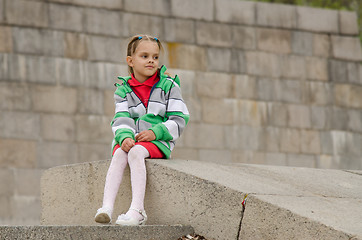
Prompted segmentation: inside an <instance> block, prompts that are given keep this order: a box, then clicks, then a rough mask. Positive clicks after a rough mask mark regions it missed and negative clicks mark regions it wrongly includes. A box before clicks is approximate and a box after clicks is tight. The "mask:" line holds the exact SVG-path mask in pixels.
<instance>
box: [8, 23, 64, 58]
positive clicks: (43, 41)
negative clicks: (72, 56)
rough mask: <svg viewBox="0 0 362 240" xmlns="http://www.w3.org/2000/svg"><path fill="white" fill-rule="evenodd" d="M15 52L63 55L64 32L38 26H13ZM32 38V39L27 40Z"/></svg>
mask: <svg viewBox="0 0 362 240" xmlns="http://www.w3.org/2000/svg"><path fill="white" fill-rule="evenodd" d="M12 30H13V49H14V52H15V53H26V54H36V55H46V56H60V57H62V56H64V43H63V41H64V33H63V32H59V31H51V30H47V29H39V28H18V27H13V28H12ZM29 39H32V41H29Z"/></svg>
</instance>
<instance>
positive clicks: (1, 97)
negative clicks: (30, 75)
mask: <svg viewBox="0 0 362 240" xmlns="http://www.w3.org/2000/svg"><path fill="white" fill-rule="evenodd" d="M30 108H31V101H30V92H29V90H28V88H27V87H26V86H23V85H20V84H18V83H8V82H0V109H2V110H23V111H27V110H29V109H30Z"/></svg>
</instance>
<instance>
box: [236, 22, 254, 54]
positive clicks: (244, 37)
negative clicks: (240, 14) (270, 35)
mask: <svg viewBox="0 0 362 240" xmlns="http://www.w3.org/2000/svg"><path fill="white" fill-rule="evenodd" d="M232 33H233V47H236V48H241V49H250V50H254V49H256V34H255V28H252V27H244V26H233V27H232Z"/></svg>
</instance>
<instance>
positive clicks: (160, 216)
mask: <svg viewBox="0 0 362 240" xmlns="http://www.w3.org/2000/svg"><path fill="white" fill-rule="evenodd" d="M108 164H109V161H100V162H92V163H85V164H79V165H69V166H64V167H56V168H53V169H50V170H48V171H46V172H45V173H44V175H43V178H42V201H43V213H42V222H43V224H60V225H61V224H70V225H76V224H80V223H82V224H94V223H93V216H94V213H95V211H96V209H97V208H98V207H99V206H100V204H101V200H102V194H103V185H104V179H105V174H106V170H107V167H108ZM147 169H148V186H147V192H146V210H147V213H148V215H149V222H148V224H183V225H191V226H193V227H194V229H195V232H196V233H198V234H201V235H204V236H205V237H209V238H214V239H228V240H229V239H362V221H361V216H362V184H361V183H362V176H361V174H360V171H343V170H321V169H310V168H294V167H273V166H262V165H247V164H229V165H218V164H213V163H205V162H199V161H186V160H168V161H165V160H148V161H147ZM246 193H248V194H249V196H248V198H247V205H246V209H245V212H244V216H243V218H242V214H241V202H242V199H243V197H244V196H245V194H246ZM129 198H130V190H129V175H127V174H125V176H124V182H123V183H122V186H121V189H120V193H119V196H118V199H117V203H116V206H117V209H116V210H115V212H116V213H119V212H121V211H125V210H127V208H128V204H129ZM69 215H71V216H72V218H69ZM241 220H242V224H241V228H240V221H241ZM239 230H240V231H239Z"/></svg>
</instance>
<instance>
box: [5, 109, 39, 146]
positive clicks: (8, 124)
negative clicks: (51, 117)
mask: <svg viewBox="0 0 362 240" xmlns="http://www.w3.org/2000/svg"><path fill="white" fill-rule="evenodd" d="M39 132H40V116H39V114H37V113H33V112H14V111H11V112H10V111H9V112H6V111H2V112H1V118H0V136H1V137H7V138H20V137H21V138H22V139H24V140H25V139H28V140H38V139H39Z"/></svg>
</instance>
